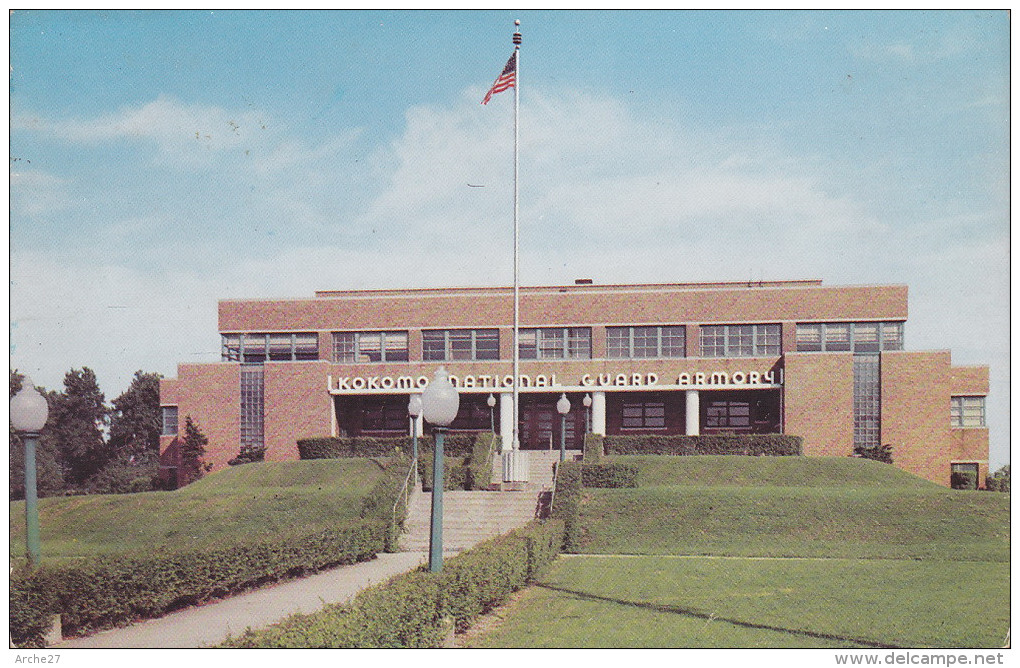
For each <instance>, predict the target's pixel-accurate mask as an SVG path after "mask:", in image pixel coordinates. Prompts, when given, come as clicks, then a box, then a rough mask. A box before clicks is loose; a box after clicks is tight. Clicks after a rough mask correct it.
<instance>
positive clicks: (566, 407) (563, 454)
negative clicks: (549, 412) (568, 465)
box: [556, 394, 570, 462]
mask: <svg viewBox="0 0 1020 668" xmlns="http://www.w3.org/2000/svg"><path fill="white" fill-rule="evenodd" d="M556 410H557V411H559V414H560V461H561V462H562V461H563V460H565V459H566V458H567V413H569V412H570V399H567V395H566V394H561V395H560V400H559V401H557V402H556Z"/></svg>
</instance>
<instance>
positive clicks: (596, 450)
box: [581, 433, 606, 463]
mask: <svg viewBox="0 0 1020 668" xmlns="http://www.w3.org/2000/svg"><path fill="white" fill-rule="evenodd" d="M605 438H606V437H605V436H602V435H601V434H592V433H587V434H585V435H584V450H583V455H582V457H581V459H582V460H583V461H585V462H587V463H592V462H597V461H598V460H600V459H602V456H603V454H604V452H603V448H604V445H603V441H605Z"/></svg>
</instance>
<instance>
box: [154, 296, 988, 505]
mask: <svg viewBox="0 0 1020 668" xmlns="http://www.w3.org/2000/svg"><path fill="white" fill-rule="evenodd" d="M906 320H907V288H906V286H901V285H892V286H835V287H833V286H825V285H822V282H821V281H778V282H771V281H770V282H755V283H753V284H748V283H685V284H660V285H605V286H603V285H593V284H591V282H590V281H585V280H582V281H578V282H577V284H575V285H566V286H552V287H530V288H522V289H521V297H520V323H521V325H520V337H519V338H520V340H519V357H520V366H519V371H520V377H519V383H520V387H519V396H520V407H519V411H518V412H519V439H520V447H521V449H548V448H549V447H550V445H551V444H555V446H556V447H558V445H559V443H560V437H561V434H560V430H561V421H560V419H559V417H560V416H559V414H558V413H557V411H556V401H557V399H559V397H560V396H561V394H566V396H567V397H568V398H569V399H570V402H571V406H572V408H571V411H570V413H569V414H568V416H567V420H566V427H565V436H566V441H567V447H570V448H579V447H580V446H581V442H582V439H583V434H584V433H585V431H586V430H588V429H590V430H591V431H592V432H593V433H596V434H692V435H696V434H711V433H786V434H793V435H798V436H801V437H803V439H804V454H805V455H816V456H849V455H851V454H852V453H853V452H854V448H855V447H856V446H860V447H875V446H879V445H885V444H888V445H890V446H892V453H893V459H894V463H895V465H896V466H898V467H900V468H902V469H904V470H906V471H909V472H911V473H914V474H916V475H919V476H922V477H924V478H927V479H928V480H932V481H934V482H937V483H940V484H944V485H948V484H949V481H950V475H951V473H952V472H953V471H972V472H974V473H977V474H978V479H979V480H984V477H985V475H986V474H987V469H988V430H987V428H986V426H985V395H986V394H987V393H988V368H987V367H984V366H981V367H975V366H953V364H952V361H951V358H950V353H949V351H947V350H937V351H908V350H906V349H905V345H904V341H905V323H906ZM219 330H220V336H221V339H222V361H221V362H219V363H211V364H181V365H179V366H178V372H177V377H176V378H167V379H164V380H163V381H162V382H161V387H160V394H161V404H162V408H163V417H164V425H163V436H162V439H161V461H162V463H163V465H164V467H165V470H166V472H167V473H170V474H172V472H173V470H174V469H175V468H176V467H177V466H178V465H179V464H180V462H179V459H180V455H179V450H178V447H179V444H180V439H181V438H182V437H183V431H184V429H183V425H184V420H185V417H186V416H189V417H191V418H192V420H193V421H194V422H195V424H196V425H198V427H199V428H200V429H201V430H202V431H203V432H204V433H205V435H206V436H207V437H208V439H209V445H208V447H207V452H206V457H205V459H206V461H208V462H210V463H212V464H213V466H214V468H220V467H223V466H225V465H226V464H227V462H228V461H229V460H230V459H232V458H233V457H235V456H237V454H238V453H239V451H240V449H241V447H242V445H247V446H251V447H255V448H263V447H264V448H265V453H266V454H265V457H266V459H267V460H270V461H279V460H287V459H296V458H297V457H298V452H297V447H296V441H297V440H298V439H301V438H310V437H321V436H344V435H347V436H359V435H361V436H400V435H406V434H408V433H409V429H410V428H411V427H410V424H411V423H410V420H409V418H408V414H407V404H408V400H409V397H410V395H411V394H412V393H418V392H421V390H422V389H423V387H424V386H425V385H426V384H427V383H428V380H429V379H430V378H431V377H432V375H433V373H434V371H435V370H436V369H437V368H438V367H439V366H445V367H446V369H447V370H448V371H449V373H450V375H451V380H453V382H454V383H455V384H456V385H457V386H458V387H459V390H460V393H461V404H460V412H459V414H458V416H457V419H456V420H455V422H454V423H453V425H452V426H451V429H452V430H454V431H473V430H486V431H488V430H489V429H493V428H494V429H495V431H497V432H498V433H501V434H510V433H511V432H512V426H513V413H514V411H513V380H514V379H513V362H512V360H513V292H512V289H511V288H451V289H419V290H372V291H361V290H352V291H321V292H317V293H316V294H315V297H314V298H313V299H288V300H227V301H221V302H220V304H219ZM490 396H491V397H492V399H493V400H494V402H495V406H494V407H493V408H490ZM586 397H590V408H586V407H585V401H584V399H585V398H586ZM416 428H417V429H418V430H419V433H421V430H425V431H428V429H429V427H428V425H422V424H421V420H420V418H419V421H418V424H417V426H416ZM503 442H504V448H509V447H510V439H509V438H504V439H503Z"/></svg>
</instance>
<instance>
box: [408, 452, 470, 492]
mask: <svg viewBox="0 0 1020 668" xmlns="http://www.w3.org/2000/svg"><path fill="white" fill-rule="evenodd" d="M470 461H471V460H470V459H468V458H467V457H450V456H443V489H465V488H467V482H468V466H469V462H470ZM418 475H419V476H421V488H422V491H425V492H431V491H432V451H431V450H430V451H429V452H421V453H420V454H419V455H418Z"/></svg>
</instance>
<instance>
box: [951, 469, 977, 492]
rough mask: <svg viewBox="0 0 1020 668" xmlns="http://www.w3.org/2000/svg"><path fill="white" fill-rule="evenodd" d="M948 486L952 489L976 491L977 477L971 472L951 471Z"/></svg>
mask: <svg viewBox="0 0 1020 668" xmlns="http://www.w3.org/2000/svg"><path fill="white" fill-rule="evenodd" d="M949 485H950V487H952V488H953V489H977V475H976V474H975V473H974V472H973V471H953V473H952V475H951V476H950V478H949Z"/></svg>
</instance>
